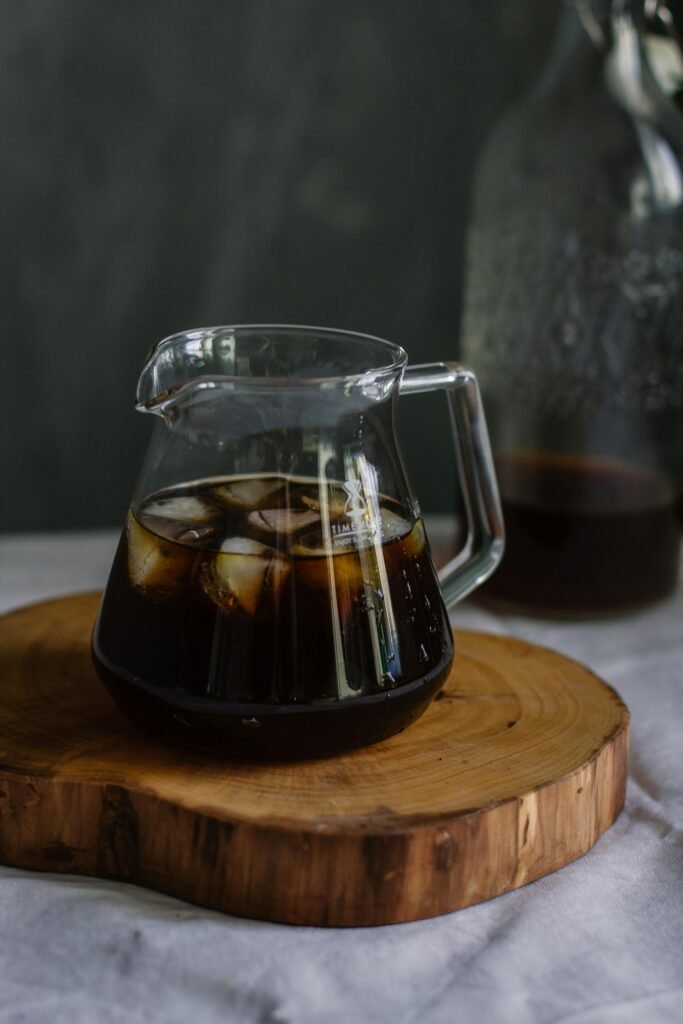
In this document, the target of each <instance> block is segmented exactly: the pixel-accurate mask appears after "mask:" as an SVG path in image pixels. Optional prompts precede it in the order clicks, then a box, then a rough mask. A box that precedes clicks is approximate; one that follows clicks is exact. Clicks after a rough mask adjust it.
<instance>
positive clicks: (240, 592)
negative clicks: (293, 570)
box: [201, 537, 290, 615]
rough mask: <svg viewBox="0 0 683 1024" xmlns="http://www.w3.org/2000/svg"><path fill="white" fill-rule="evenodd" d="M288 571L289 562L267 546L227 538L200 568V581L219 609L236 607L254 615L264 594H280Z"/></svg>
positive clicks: (247, 539)
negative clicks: (213, 555) (212, 556)
mask: <svg viewBox="0 0 683 1024" xmlns="http://www.w3.org/2000/svg"><path fill="white" fill-rule="evenodd" d="M289 570H290V564H289V561H288V560H287V559H286V558H283V557H282V556H281V555H279V554H277V553H276V552H275V551H274V550H273V549H272V548H270V547H268V545H266V544H261V543H260V542H259V541H257V540H252V539H251V538H249V537H228V538H227V539H226V540H224V541H223V543H222V544H221V549H220V552H219V553H218V554H217V555H216V556H215V558H213V559H212V560H211V562H208V563H206V565H205V566H204V567H203V569H202V573H201V583H202V586H203V588H204V590H205V592H206V593H207V595H208V596H209V597H210V598H211V600H212V601H213V602H214V603H215V604H217V605H218V606H219V607H220V608H223V609H225V610H229V609H230V608H233V607H235V606H239V607H240V608H242V609H243V610H244V611H245V612H246V613H247V615H255V614H256V611H257V609H258V607H259V604H260V603H261V599H262V596H263V595H264V594H268V595H269V596H270V595H277V594H278V593H279V591H280V590H281V588H282V586H283V584H284V582H285V580H286V579H287V576H288V575H289Z"/></svg>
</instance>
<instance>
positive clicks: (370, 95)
mask: <svg viewBox="0 0 683 1024" xmlns="http://www.w3.org/2000/svg"><path fill="white" fill-rule="evenodd" d="M555 15H556V4H555V3H553V2H550V3H549V2H548V0H526V2H522V0H486V2H482V0H450V2H445V0H423V2H418V0H411V2H408V0H362V2H355V0H344V2H339V0H337V2H333V0H196V2H194V3H191V2H189V0H142V2H139V0H135V2H133V0H117V3H106V2H104V0H62V2H60V3H57V4H54V3H50V2H48V0H4V2H3V3H2V5H0V49H1V51H2V60H1V61H0V96H1V97H2V100H1V103H0V129H1V133H2V139H3V158H2V161H1V163H0V208H1V209H2V215H3V223H4V231H3V236H4V245H3V247H2V257H1V258H2V261H3V266H2V273H1V275H0V282H2V283H1V285H0V287H1V296H2V321H3V329H2V369H3V373H2V386H3V397H2V402H1V403H0V410H1V414H2V424H1V436H2V442H1V449H0V460H1V464H0V472H1V474H2V481H3V491H2V506H1V508H0V516H1V518H0V529H4V530H22V529H52V528H60V527H69V528H73V527H83V526H97V525H110V524H116V523H117V522H119V521H120V519H121V517H122V515H123V512H124V509H125V506H126V504H127V500H128V497H129V495H130V491H131V489H132V486H133V482H134V479H135V476H136V472H137V469H138V465H139V462H140V459H141V456H142V452H143V450H144V445H145V441H146V437H147V432H148V429H149V422H148V420H147V419H145V418H143V417H140V416H138V415H136V414H135V413H134V412H133V410H132V396H133V393H134V387H135V382H136V379H137V375H138V371H139V369H140V366H141V363H142V360H143V357H144V355H145V353H146V352H147V350H148V349H149V347H150V346H151V345H152V344H153V343H154V342H155V341H157V340H158V339H160V338H161V337H163V336H164V335H166V334H169V333H172V332H174V331H177V330H180V329H183V328H186V327H191V326H199V325H207V324H218V323H231V322H232V323H239V322H242V323H244V322H261V323H263V322H296V323H313V324H324V325H328V326H337V327H345V328H351V329H356V330H362V331H368V332H371V333H376V334H380V335H383V336H385V337H388V338H390V339H392V340H394V341H398V342H400V343H402V344H403V345H405V347H406V348H407V349H408V351H409V353H410V356H411V358H412V360H413V361H426V360H430V359H437V358H448V357H450V358H453V357H455V356H456V355H457V351H458V343H457V336H458V325H459V318H460V298H461V285H462V275H463V242H464V228H465V223H466V216H467V202H468V195H469V190H470V186H471V182H472V174H473V165H474V158H475V154H476V152H477V150H478V148H479V147H480V145H481V143H482V140H483V138H484V136H485V134H486V132H487V131H488V129H489V128H490V126H491V123H492V121H493V120H494V119H495V117H496V115H497V114H498V113H499V112H500V111H501V110H502V109H503V108H505V107H506V106H508V105H509V104H510V103H511V102H512V101H513V100H514V98H515V96H516V95H518V94H519V93H520V92H521V91H523V90H524V89H525V88H527V87H528V85H529V84H530V83H531V82H532V81H533V80H534V78H535V77H536V76H537V75H538V72H539V69H540V66H541V64H542V62H543V59H544V56H545V51H546V48H547V46H548V40H549V37H550V35H551V33H552V29H553V25H554V20H555ZM435 402H438V398H437V399H431V404H430V400H428V399H420V400H417V399H415V400H412V401H411V403H410V408H408V407H407V403H404V405H405V408H404V410H403V412H402V414H401V432H402V438H403V442H404V446H405V449H406V454H407V458H408V463H409V466H410V468H411V470H412V477H413V482H414V483H415V486H416V490H417V492H418V494H419V495H420V497H421V500H422V505H423V508H424V509H425V510H426V511H429V512H438V511H447V510H448V509H449V507H450V504H451V502H452V493H451V488H450V486H449V483H448V481H449V479H450V472H449V466H450V464H449V462H448V456H447V451H446V438H445V434H444V431H445V429H446V418H445V414H443V412H442V410H441V406H440V403H439V410H438V412H439V414H438V415H436V414H434V415H432V411H431V410H432V409H433V408H434V403H435ZM442 435H443V438H442ZM442 440H443V444H441V442H442ZM440 447H441V448H443V451H440V450H439V449H440Z"/></svg>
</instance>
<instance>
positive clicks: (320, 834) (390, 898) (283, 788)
mask: <svg viewBox="0 0 683 1024" xmlns="http://www.w3.org/2000/svg"><path fill="white" fill-rule="evenodd" d="M98 601H99V596H98V595H93V594H89V595H79V596H74V597H68V598H62V599H58V600H55V601H50V602H46V603H44V604H41V605H34V606H31V607H29V608H25V609H22V610H20V611H17V612H14V613H12V614H10V615H7V616H5V617H4V618H2V619H0V860H1V861H2V862H4V863H5V864H11V865H15V866H19V867H25V868H33V869H36V870H43V871H67V872H76V873H80V874H87V875H98V876H101V877H105V878H116V879H123V880H125V881H129V882H136V883H138V884H140V885H144V886H148V887H150V888H153V889H158V890H160V891H162V892H166V893H170V894H172V895H174V896H178V897H181V898H182V899H185V900H189V901H191V902H193V903H197V904H200V905H203V906H207V907H212V908H215V909H217V910H222V911H228V912H231V913H236V914H241V915H245V916H248V917H255V918H263V919H268V920H272V921H282V922H288V923H292V924H309V925H334V926H338V925H376V924H388V923H392V922H397V921H408V920H413V919H416V918H425V917H431V916H434V915H437V914H443V913H445V912H447V911H451V910H455V909H457V908H459V907H464V906H467V905H469V904H471V903H476V902H478V901H480V900H485V899H489V898H490V897H492V896H496V895H498V894H499V893H503V892H506V891H508V890H509V889H513V888H516V887H517V886H520V885H524V884H525V883H526V882H529V881H532V880H533V879H535V878H539V877H540V876H541V875H545V874H547V873H548V872H550V871H554V870H556V869H557V868H559V867H562V865H564V864H567V863H568V862H569V861H571V860H574V859H575V858H576V857H579V856H580V855H581V854H583V853H585V852H586V850H588V849H589V848H590V847H591V846H592V845H593V843H594V842H595V841H596V839H597V838H598V837H599V836H600V835H601V834H602V833H603V832H604V831H605V829H607V828H608V827H609V826H610V825H611V823H612V822H613V821H614V820H615V818H616V817H617V815H618V814H619V811H620V809H621V807H622V804H623V800H624V791H625V784H626V769H627V753H628V735H629V713H628V710H627V709H626V707H625V706H624V704H623V703H622V701H621V700H620V699H619V697H618V696H617V694H616V693H615V692H614V691H613V690H612V689H610V688H609V687H608V686H607V685H606V684H605V683H603V682H601V681H600V680H599V679H598V678H597V677H596V676H595V675H593V674H592V673H591V672H590V671H589V670H588V669H586V668H584V667H583V666H581V665H579V664H578V663H576V662H574V661H571V660H570V659H567V658H565V657H563V656H561V655H559V654H556V653H554V652H552V651H549V650H545V649H543V648H540V647H536V646H534V645H531V644H528V643H524V642H522V641H520V640H514V639H511V638H509V637H499V636H490V635H487V634H482V633H470V632H456V650H457V655H456V659H455V662H454V666H453V670H452V673H451V676H450V678H449V680H448V682H447V684H446V685H445V687H444V688H443V690H442V691H441V692H440V694H439V695H438V697H437V699H436V700H435V701H434V703H433V704H432V706H431V707H430V709H429V710H428V711H427V713H426V714H425V715H424V716H423V718H421V719H420V721H419V722H417V723H416V724H415V725H413V726H411V728H409V729H408V730H407V731H406V732H404V733H402V734H401V735H399V736H395V737H393V738H392V739H390V740H388V741H386V742H384V743H380V744H377V745H376V746H374V747H369V748H365V749H363V750H357V751H354V752H352V753H349V754H345V755H343V756H339V757H336V758H330V759H320V760H316V761H309V762H299V763H294V764H292V763H289V764H286V763H285V764H282V763H273V764H253V763H251V764H247V763H237V762H232V761H224V760H217V759H215V758H214V759H211V760H207V759H206V758H202V757H201V756H200V755H198V754H188V753H186V752H180V751H177V750H174V749H172V748H170V747H168V746H162V745H160V744H158V743H156V742H154V741H152V740H150V739H148V738H146V737H143V736H142V735H141V734H138V733H137V732H135V731H134V730H133V728H132V727H131V726H129V724H128V723H127V721H126V720H125V719H124V718H123V717H122V716H121V715H120V713H119V712H118V711H117V710H116V708H115V707H114V706H113V704H112V703H111V701H110V699H109V697H108V696H107V694H106V692H105V691H104V689H103V688H102V686H101V684H100V683H99V681H98V679H97V677H96V675H95V672H94V670H93V668H92V665H91V662H90V653H89V643H90V633H91V630H92V625H93V622H94V617H95V614H96V611H97V605H98Z"/></svg>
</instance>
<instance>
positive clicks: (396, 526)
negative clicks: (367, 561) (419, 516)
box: [379, 508, 410, 541]
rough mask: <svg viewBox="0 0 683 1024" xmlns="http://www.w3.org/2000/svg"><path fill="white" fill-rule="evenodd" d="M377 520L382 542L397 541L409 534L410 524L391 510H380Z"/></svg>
mask: <svg viewBox="0 0 683 1024" xmlns="http://www.w3.org/2000/svg"><path fill="white" fill-rule="evenodd" d="M379 518H380V524H381V531H382V540H383V541H392V540H398V539H399V538H400V537H406V536H407V535H408V534H409V533H410V523H409V522H408V521H407V520H406V519H404V518H403V516H400V515H398V513H396V512H392V511H391V509H388V508H382V509H380V512H379Z"/></svg>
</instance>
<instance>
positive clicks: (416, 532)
mask: <svg viewBox="0 0 683 1024" xmlns="http://www.w3.org/2000/svg"><path fill="white" fill-rule="evenodd" d="M426 544H427V538H426V536H425V528H424V523H423V522H422V520H421V519H417V520H416V521H415V523H414V525H413V528H412V530H411V531H410V533H409V534H408V535H407V537H404V538H403V542H402V547H403V551H405V553H406V554H407V555H414V556H417V555H421V554H422V552H423V551H424V549H425V546H426Z"/></svg>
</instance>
